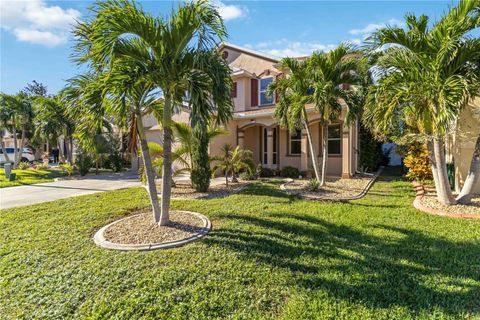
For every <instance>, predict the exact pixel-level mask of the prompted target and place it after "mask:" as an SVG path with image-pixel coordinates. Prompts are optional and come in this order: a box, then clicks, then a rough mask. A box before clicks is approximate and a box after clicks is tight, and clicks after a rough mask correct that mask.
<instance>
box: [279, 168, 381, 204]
mask: <svg viewBox="0 0 480 320" xmlns="http://www.w3.org/2000/svg"><path fill="white" fill-rule="evenodd" d="M373 178H374V175H366V174H357V175H355V176H353V177H352V178H350V179H341V178H327V179H326V183H325V186H323V187H320V188H319V190H316V191H312V190H310V189H309V186H308V184H309V180H307V179H295V180H291V181H290V182H287V183H285V184H284V185H282V190H284V191H286V192H288V193H290V194H294V195H298V196H301V197H305V198H308V199H313V200H343V199H350V198H355V197H358V196H360V195H361V194H362V193H363V191H364V190H365V189H366V188H367V187H368V185H369V183H370V182H371V181H372V179H373Z"/></svg>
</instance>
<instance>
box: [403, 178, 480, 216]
mask: <svg viewBox="0 0 480 320" xmlns="http://www.w3.org/2000/svg"><path fill="white" fill-rule="evenodd" d="M412 185H413V189H415V192H416V194H415V199H414V200H413V203H412V205H413V207H414V208H415V209H418V210H420V211H422V212H425V213H428V214H433V215H436V216H441V217H448V218H457V219H480V214H475V213H451V212H444V211H442V210H439V209H434V208H430V207H426V206H424V205H423V204H422V198H423V197H424V196H425V194H426V191H425V187H424V186H423V184H421V183H419V182H418V181H412Z"/></svg>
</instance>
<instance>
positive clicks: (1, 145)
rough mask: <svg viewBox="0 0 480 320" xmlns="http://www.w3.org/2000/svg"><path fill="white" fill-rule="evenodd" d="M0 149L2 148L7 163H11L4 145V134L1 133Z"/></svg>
mask: <svg viewBox="0 0 480 320" xmlns="http://www.w3.org/2000/svg"><path fill="white" fill-rule="evenodd" d="M0 147H1V148H2V153H3V156H4V158H5V162H10V157H9V156H8V154H7V149H6V148H5V143H3V132H0Z"/></svg>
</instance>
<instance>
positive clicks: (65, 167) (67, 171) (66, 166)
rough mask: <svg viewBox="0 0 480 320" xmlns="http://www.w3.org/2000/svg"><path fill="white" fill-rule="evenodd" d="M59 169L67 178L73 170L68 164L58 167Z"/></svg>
mask: <svg viewBox="0 0 480 320" xmlns="http://www.w3.org/2000/svg"><path fill="white" fill-rule="evenodd" d="M60 169H62V171H63V172H65V173H66V174H67V175H68V176H71V175H72V174H73V171H74V170H75V168H74V167H73V166H72V165H71V164H68V163H65V164H62V165H60Z"/></svg>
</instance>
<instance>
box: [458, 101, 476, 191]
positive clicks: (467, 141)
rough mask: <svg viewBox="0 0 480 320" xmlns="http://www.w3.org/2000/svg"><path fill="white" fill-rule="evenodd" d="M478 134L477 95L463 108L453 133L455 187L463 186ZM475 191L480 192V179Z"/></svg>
mask: <svg viewBox="0 0 480 320" xmlns="http://www.w3.org/2000/svg"><path fill="white" fill-rule="evenodd" d="M479 134H480V98H479V97H477V98H476V99H475V101H474V102H473V103H471V105H470V106H469V107H468V108H465V109H464V110H463V112H462V113H461V115H460V119H459V121H458V130H457V131H456V134H455V142H454V144H455V152H454V161H455V189H456V190H457V191H459V190H460V188H461V187H462V186H463V182H464V181H465V178H466V176H467V174H468V170H469V168H470V162H471V160H472V155H473V149H474V147H475V141H476V139H477V137H478V135H479ZM474 190H475V192H476V193H479V194H480V179H479V180H478V181H477V183H476V185H475V189H474Z"/></svg>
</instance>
